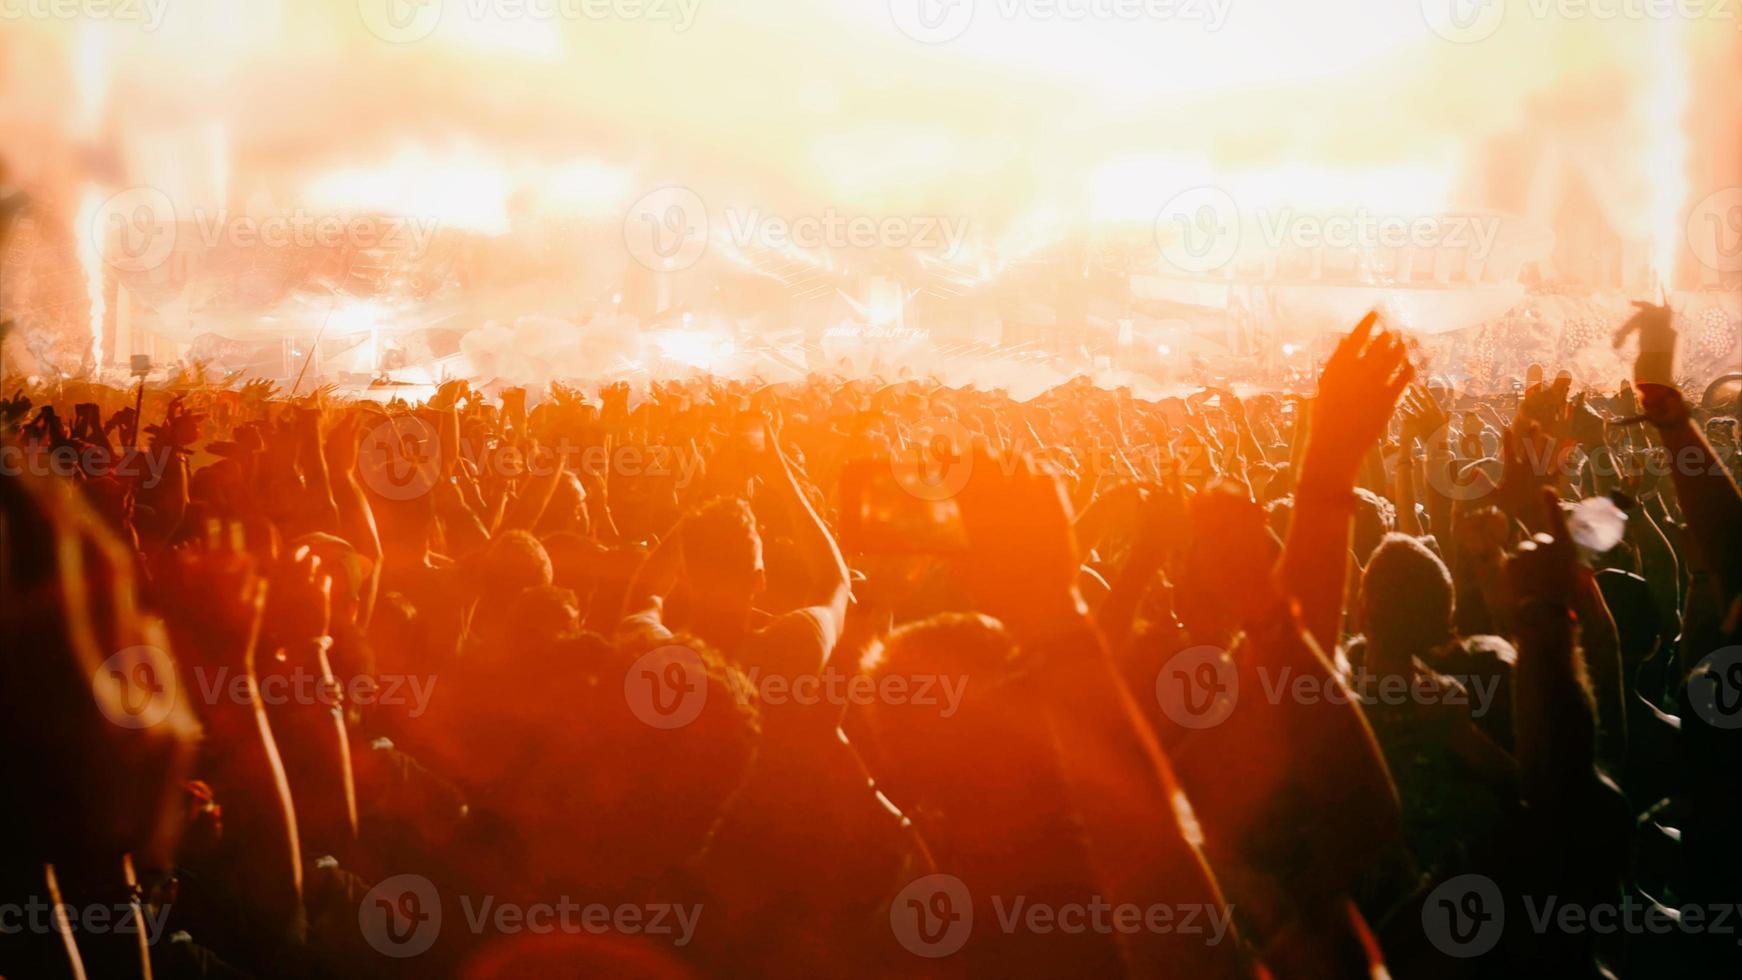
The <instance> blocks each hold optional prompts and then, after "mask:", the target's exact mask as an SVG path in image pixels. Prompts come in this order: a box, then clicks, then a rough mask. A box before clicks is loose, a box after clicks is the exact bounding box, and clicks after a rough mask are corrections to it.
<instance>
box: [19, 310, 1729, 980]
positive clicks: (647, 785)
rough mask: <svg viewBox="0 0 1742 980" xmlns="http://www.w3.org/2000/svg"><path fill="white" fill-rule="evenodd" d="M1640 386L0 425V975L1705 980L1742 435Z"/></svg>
mask: <svg viewBox="0 0 1742 980" xmlns="http://www.w3.org/2000/svg"><path fill="white" fill-rule="evenodd" d="M1676 340H1677V338H1676V332H1675V328H1674V322H1673V319H1672V316H1671V314H1670V312H1669V311H1668V310H1667V309H1666V308H1663V307H1657V306H1649V305H1641V307H1640V308H1639V311H1638V313H1637V315H1635V316H1634V317H1633V318H1632V319H1631V320H1629V321H1628V322H1627V323H1626V324H1625V325H1623V326H1621V327H1620V329H1619V332H1618V333H1617V335H1616V337H1615V343H1616V344H1617V345H1618V346H1619V345H1622V344H1623V343H1625V344H1627V345H1630V348H1629V349H1631V347H1632V346H1636V347H1637V350H1638V352H1639V353H1638V358H1637V362H1636V368H1635V377H1634V378H1633V379H1631V381H1630V383H1626V382H1624V383H1622V384H1621V385H1619V386H1617V387H1615V388H1609V389H1604V390H1597V389H1590V390H1575V388H1576V386H1575V385H1574V384H1573V383H1572V381H1571V379H1570V378H1569V377H1567V376H1565V375H1562V376H1560V377H1553V376H1545V375H1544V374H1543V373H1541V372H1538V373H1536V374H1535V375H1533V377H1531V378H1529V379H1525V381H1526V383H1525V385H1524V386H1523V389H1522V391H1520V392H1518V393H1514V392H1513V391H1511V390H1507V391H1503V392H1499V393H1489V392H1479V391H1469V390H1462V389H1460V388H1459V386H1457V385H1455V384H1447V383H1441V382H1439V381H1437V380H1435V379H1432V378H1428V377H1426V376H1423V377H1417V375H1416V371H1417V368H1416V367H1415V366H1412V364H1411V349H1410V347H1409V346H1408V345H1407V344H1406V343H1405V341H1404V339H1403V338H1402V336H1401V335H1400V334H1399V333H1397V332H1395V331H1391V330H1387V329H1385V328H1383V327H1382V326H1381V325H1379V324H1377V323H1376V322H1375V318H1374V317H1372V316H1369V317H1368V318H1366V319H1365V320H1364V321H1363V322H1362V323H1361V324H1359V325H1358V326H1356V327H1355V328H1354V329H1353V331H1352V332H1351V333H1350V334H1349V335H1348V336H1347V337H1346V338H1344V339H1343V341H1342V342H1341V344H1340V345H1339V346H1338V347H1337V348H1336V350H1335V352H1334V353H1333V354H1332V355H1331V356H1330V357H1329V358H1328V360H1327V361H1326V362H1325V363H1324V365H1323V367H1322V370H1321V372H1320V374H1319V377H1318V382H1317V386H1316V389H1315V390H1313V391H1310V392H1299V393H1287V392H1262V391H1260V392H1252V391H1248V392H1247V393H1246V395H1245V397H1239V396H1237V395H1236V394H1235V392H1234V391H1233V390H1232V388H1231V387H1218V388H1210V389H1205V390H1202V391H1197V392H1195V393H1192V394H1188V395H1183V396H1181V397H1178V398H1166V399H1159V400H1147V399H1141V398H1137V397H1134V396H1133V394H1132V393H1131V392H1130V391H1128V390H1107V389H1104V388H1100V387H1096V386H1094V385H1092V384H1089V383H1088V382H1087V381H1085V380H1082V379H1078V380H1076V381H1072V382H1070V383H1067V384H1063V385H1060V386H1058V387H1056V388H1054V389H1052V390H1051V391H1048V392H1046V393H1045V394H1043V395H1041V396H1040V397H1038V398H1034V399H1030V400H1028V401H1023V402H1018V401H1015V400H1013V399H1011V398H1010V397H1009V396H1008V395H1007V394H1006V393H1004V392H1001V391H997V390H987V389H983V388H975V387H966V388H950V387H946V386H943V385H941V384H937V383H935V382H928V381H925V380H903V381H900V382H898V383H892V384H891V383H886V382H882V381H872V380H866V379H857V380H855V379H847V378H839V377H821V376H815V377H811V378H809V379H807V380H805V381H803V382H799V383H791V384H776V385H763V384H760V383H756V382H752V381H743V380H729V379H722V378H717V377H697V378H694V379H691V380H686V381H679V382H670V383H656V384H651V385H647V386H642V387H637V388H631V387H630V386H628V385H624V384H612V385H607V386H605V387H603V388H601V389H597V390H595V389H591V388H587V389H583V388H578V387H565V386H561V385H554V386H552V387H551V389H550V390H548V391H540V392H527V391H525V390H521V389H512V388H510V389H501V390H494V389H489V388H486V389H483V390H480V389H476V388H473V387H471V386H470V385H468V384H466V383H463V382H450V383H448V384H445V385H443V386H441V388H440V389H439V390H437V391H436V392H435V394H434V395H433V396H432V397H430V398H429V399H427V400H426V401H424V402H422V403H419V404H408V403H406V402H403V401H390V402H386V403H376V402H373V401H369V400H346V399H341V398H338V397H335V395H334V393H333V392H331V391H328V390H315V391H312V392H310V391H306V390H305V391H303V392H302V393H299V394H294V395H293V394H289V393H283V392H280V391H277V390H275V389H274V388H273V387H272V386H271V385H269V384H265V383H261V382H256V383H252V384H246V385H228V386H224V385H194V384H188V385H183V386H175V385H170V386H163V387H155V386H154V387H150V388H142V389H141V391H140V392H134V391H132V390H127V389H120V388H115V387H110V386H104V385H101V384H97V383H94V382H93V383H81V382H79V381H76V380H68V381H63V382H60V383H56V384H53V385H39V386H35V387H28V388H23V389H20V390H17V391H13V392H11V393H10V394H9V397H7V399H6V400H5V401H4V402H0V426H3V427H4V438H3V441H0V457H3V459H0V463H3V464H4V465H3V469H4V473H5V475H4V476H3V477H0V552H3V564H0V597H3V600H4V609H3V611H0V620H3V622H4V636H5V637H6V641H5V642H6V645H7V648H8V649H7V652H6V654H5V655H4V656H3V657H0V678H3V681H0V690H3V691H4V692H5V694H4V709H5V710H4V712H3V713H0V714H3V716H4V721H3V722H0V726H3V730H4V732H5V737H6V744H7V746H8V747H9V751H7V752H6V753H5V754H4V762H3V763H0V772H3V774H4V775H3V779H4V785H5V786H6V787H7V789H8V791H9V793H10V801H11V804H10V808H9V809H10V810H11V812H12V814H13V819H12V820H10V821H8V823H10V824H11V825H12V827H13V829H12V830H11V831H10V832H9V839H8V841H7V843H6V846H5V847H4V848H0V854H3V855H4V857H3V859H0V976H3V977H6V978H12V980H20V978H35V977H105V978H106V977H140V976H154V977H158V978H166V977H167V978H178V977H232V976H253V977H315V976H335V977H350V976H400V975H403V976H416V977H429V976H459V977H467V978H497V977H525V976H538V975H549V976H581V975H614V976H643V977H684V976H780V977H787V976H791V977H800V976H804V977H809V976H854V977H857V976H876V977H881V976H908V975H923V976H1051V977H1067V976H1068V977H1077V976H1102V975H1130V976H1167V977H1192V978H1198V977H1261V976H1268V977H1278V978H1282V977H1327V978H1328V977H1353V976H1374V977H1377V976H1391V977H1397V978H1413V977H1451V976H1466V975H1468V976H1478V975H1479V976H1514V975H1522V974H1523V973H1525V971H1527V970H1528V971H1530V972H1531V973H1533V974H1535V973H1542V974H1545V975H1551V976H1593V977H1595V976H1617V977H1633V976H1638V977H1644V976H1651V977H1673V976H1688V977H1695V976H1703V977H1716V976H1724V975H1735V974H1736V969H1737V965H1738V963H1739V962H1742V934H1739V930H1742V917H1733V916H1732V913H1734V912H1736V911H1738V908H1739V906H1738V905H1737V903H1739V902H1742V853H1739V852H1742V849H1739V848H1737V847H1736V846H1735V844H1734V842H1732V841H1731V840H1729V838H1728V834H1729V833H1730V832H1732V831H1733V829H1734V828H1735V827H1737V826H1742V823H1739V822H1738V821H1742V769H1739V768H1738V762H1739V761H1742V646H1739V645H1738V644H1742V550H1739V549H1738V548H1737V543H1738V541H1742V535H1739V533H1738V532H1739V531H1742V495H1739V494H1738V489H1737V484H1736V482H1735V478H1734V473H1735V472H1736V468H1737V465H1738V463H1739V462H1742V456H1739V444H1738V426H1737V415H1738V412H1737V406H1735V405H1734V404H1717V405H1706V404H1699V403H1697V400H1696V399H1693V398H1684V397H1683V396H1682V394H1681V393H1680V392H1678V390H1677V388H1676V387H1675V385H1674V382H1673V379H1674V378H1675V373H1674V364H1673V358H1674V351H1675V349H1676ZM1616 515H1624V521H1621V522H1619V523H1617V520H1616Z"/></svg>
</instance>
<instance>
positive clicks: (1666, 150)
mask: <svg viewBox="0 0 1742 980" xmlns="http://www.w3.org/2000/svg"><path fill="white" fill-rule="evenodd" d="M1650 65H1651V69H1650V70H1651V81H1650V86H1651V88H1650V96H1649V99H1650V101H1649V108H1648V109H1647V112H1648V113H1649V114H1650V116H1649V121H1650V128H1649V132H1650V138H1649V140H1648V141H1647V143H1646V147H1645V153H1646V173H1647V174H1648V175H1649V176H1650V180H1651V203H1650V220H1651V274H1652V278H1653V280H1654V282H1653V285H1654V286H1661V287H1665V288H1668V287H1670V286H1673V285H1674V282H1675V265H1676V258H1677V256H1678V255H1679V254H1680V252H1681V242H1682V208H1683V207H1684V206H1685V205H1686V203H1687V197H1688V174H1687V166H1688V144H1687V136H1686V134H1685V133H1684V132H1683V127H1684V117H1685V116H1686V115H1687V109H1688V82H1689V79H1688V62H1687V45H1686V41H1685V36H1684V32H1683V28H1682V22H1681V20H1680V19H1679V18H1675V17H1665V18H1662V19H1661V20H1659V21H1657V23H1656V24H1655V25H1653V28H1652V35H1651V58H1650Z"/></svg>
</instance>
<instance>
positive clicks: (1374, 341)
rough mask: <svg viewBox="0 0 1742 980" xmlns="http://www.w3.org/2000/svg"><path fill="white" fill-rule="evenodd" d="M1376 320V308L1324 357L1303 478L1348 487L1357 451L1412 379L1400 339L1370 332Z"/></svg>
mask: <svg viewBox="0 0 1742 980" xmlns="http://www.w3.org/2000/svg"><path fill="white" fill-rule="evenodd" d="M1378 319H1379V315H1378V314H1377V313H1368V314H1367V315H1366V316H1365V317H1363V318H1362V319H1361V322H1360V323H1359V324H1357V325H1356V327H1355V329H1354V331H1353V332H1352V333H1350V334H1349V336H1347V337H1345V338H1343V341H1342V342H1341V343H1339V344H1338V345H1337V349H1336V351H1334V352H1333V353H1332V354H1331V357H1330V359H1329V360H1328V361H1326V362H1325V370H1324V373H1323V375H1322V376H1321V377H1320V379H1319V393H1318V397H1317V398H1315V399H1314V400H1313V409H1312V411H1313V414H1312V429H1311V433H1312V434H1311V436H1310V437H1309V439H1308V442H1307V458H1306V460H1305V462H1304V463H1303V474H1302V479H1303V482H1304V481H1305V478H1306V477H1307V476H1315V477H1318V478H1329V479H1331V480H1333V481H1335V482H1336V484H1337V485H1338V486H1339V487H1340V486H1341V484H1342V482H1344V481H1345V480H1346V481H1348V482H1349V483H1350V485H1351V486H1352V485H1353V481H1354V477H1355V471H1356V470H1357V469H1358V468H1359V467H1360V463H1361V457H1362V455H1363V454H1365V453H1366V452H1367V450H1368V449H1369V448H1371V447H1372V446H1373V444H1374V443H1376V442H1378V441H1379V439H1380V437H1381V436H1383V435H1384V434H1385V429H1386V426H1387V425H1389V424H1390V421H1391V413H1392V411H1393V409H1395V408H1396V407H1397V398H1398V396H1399V395H1401V394H1402V393H1403V390H1404V388H1405V387H1407V386H1408V385H1409V383H1410V381H1411V380H1413V379H1414V378H1415V368H1414V367H1412V366H1411V365H1410V363H1409V357H1408V351H1407V350H1406V349H1405V347H1404V345H1403V338H1402V337H1401V336H1400V335H1399V334H1397V333H1396V332H1394V331H1389V330H1385V331H1379V332H1378V333H1375V332H1374V325H1375V324H1376V323H1377V322H1378Z"/></svg>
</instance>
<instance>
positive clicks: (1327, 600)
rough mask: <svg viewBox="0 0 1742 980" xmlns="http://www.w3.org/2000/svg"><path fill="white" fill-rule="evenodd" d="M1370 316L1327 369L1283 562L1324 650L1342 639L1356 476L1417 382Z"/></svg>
mask: <svg viewBox="0 0 1742 980" xmlns="http://www.w3.org/2000/svg"><path fill="white" fill-rule="evenodd" d="M1377 320H1378V315H1377V314H1375V313H1369V314H1367V316H1366V317H1365V318H1363V319H1362V320H1361V323H1360V324H1359V325H1358V326H1356V327H1355V330H1354V332H1353V333H1351V334H1349V336H1347V337H1345V338H1343V342H1342V343H1340V344H1338V345H1337V349H1336V352H1335V353H1333V354H1332V355H1331V357H1330V360H1329V361H1327V362H1326V363H1325V370H1324V373H1323V375H1322V376H1321V377H1320V380H1319V395H1318V397H1317V398H1316V399H1314V400H1313V407H1312V429H1311V432H1310V434H1309V435H1308V436H1307V443H1306V449H1305V452H1304V454H1303V457H1302V460H1301V470H1300V482H1299V484H1298V486H1297V488H1296V492H1295V500H1294V519H1293V520H1292V521H1291V522H1290V523H1289V531H1288V543H1287V546H1286V547H1285V548H1284V549H1283V554H1282V565H1281V572H1282V584H1283V589H1284V591H1285V592H1286V593H1287V595H1288V596H1289V597H1290V598H1291V599H1293V600H1294V601H1295V602H1296V603H1298V604H1299V606H1300V613H1301V622H1302V625H1304V626H1305V627H1306V630H1307V633H1308V634H1309V635H1310V636H1311V637H1312V638H1313V639H1314V640H1315V641H1316V642H1317V643H1318V644H1319V646H1320V647H1321V648H1323V649H1326V650H1331V649H1335V648H1336V645H1337V642H1338V640H1339V639H1340V637H1341V633H1342V617H1343V589H1344V584H1345V582H1346V581H1347V576H1348V560H1349V535H1350V531H1351V519H1352V517H1353V515H1354V512H1355V476H1356V474H1357V472H1358V471H1359V470H1360V468H1361V461H1362V458H1363V457H1364V456H1365V455H1366V453H1367V450H1368V449H1369V448H1370V447H1372V446H1373V445H1374V444H1375V443H1377V442H1378V440H1379V437H1380V436H1381V435H1382V434H1384V432H1385V427H1386V425H1387V423H1388V422H1389V421H1390V418H1391V411H1392V409H1393V408H1394V407H1395V406H1396V405H1397V398H1398V396H1399V395H1401V394H1402V393H1403V389H1404V387H1405V386H1407V385H1408V384H1409V382H1410V379H1411V378H1413V377H1414V376H1415V370H1414V368H1412V367H1410V365H1409V361H1408V358H1407V357H1406V352H1405V350H1404V347H1403V340H1402V338H1401V337H1399V336H1398V335H1397V334H1395V333H1392V332H1389V331H1380V332H1378V333H1377V334H1375V333H1374V324H1375V323H1376V322H1377Z"/></svg>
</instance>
